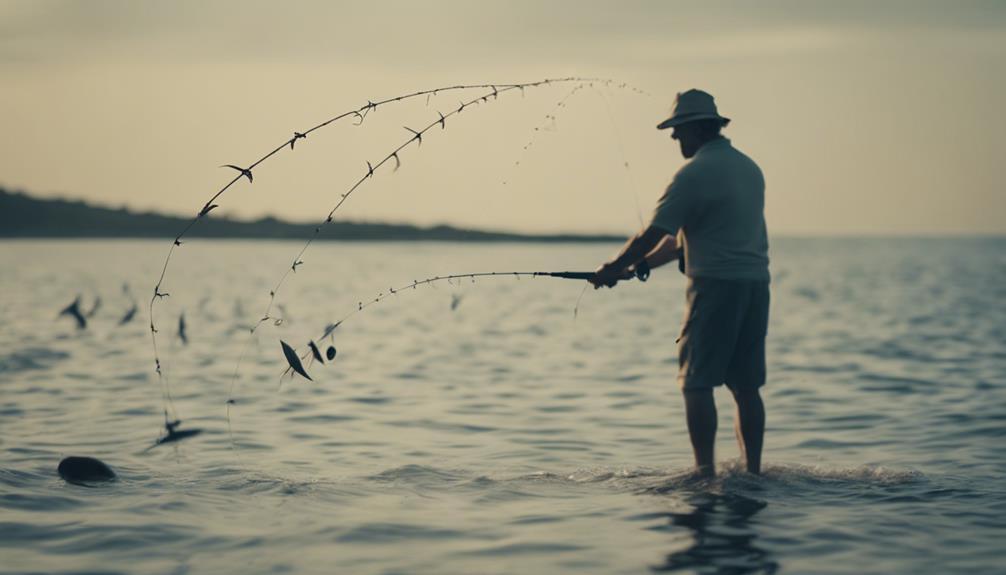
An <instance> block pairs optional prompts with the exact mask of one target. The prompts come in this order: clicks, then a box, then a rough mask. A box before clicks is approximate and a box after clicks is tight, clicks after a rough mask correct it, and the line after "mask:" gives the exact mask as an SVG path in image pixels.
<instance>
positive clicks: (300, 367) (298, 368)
mask: <svg viewBox="0 0 1006 575" xmlns="http://www.w3.org/2000/svg"><path fill="white" fill-rule="evenodd" d="M279 344H280V345H281V346H283V355H284V356H286V362H287V363H289V364H290V369H292V370H294V371H295V372H297V373H299V374H300V375H302V376H303V377H304V378H305V379H307V380H308V381H314V380H313V379H311V376H310V375H308V374H307V372H306V371H304V364H302V363H301V362H300V358H299V357H297V352H295V351H294V350H293V348H292V347H290V344H288V343H287V342H285V341H283V340H280V342H279Z"/></svg>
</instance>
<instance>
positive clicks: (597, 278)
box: [587, 264, 632, 289]
mask: <svg viewBox="0 0 1006 575" xmlns="http://www.w3.org/2000/svg"><path fill="white" fill-rule="evenodd" d="M631 277H632V272H631V271H629V270H628V269H627V268H624V269H618V268H616V267H613V266H611V265H610V264H604V265H603V266H601V267H599V268H597V271H595V272H594V277H592V278H590V279H589V280H587V281H589V282H590V284H591V285H593V286H594V289H598V288H600V287H601V286H604V287H615V284H617V283H618V281H619V280H625V279H629V278H631Z"/></svg>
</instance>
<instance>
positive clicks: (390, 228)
mask: <svg viewBox="0 0 1006 575" xmlns="http://www.w3.org/2000/svg"><path fill="white" fill-rule="evenodd" d="M191 219H192V218H191V217H188V218H185V217H178V216H168V215H164V214H158V213H152V212H145V213H139V212H131V211H129V210H127V209H125V208H119V209H114V208H106V207H101V206H94V205H90V204H87V203H85V202H82V201H74V200H62V199H41V198H35V197H32V196H29V195H28V194H26V193H24V192H20V191H19V192H9V191H7V190H5V189H3V188H0V238H162V239H172V238H174V237H175V236H177V235H178V233H179V232H181V230H182V229H183V228H184V227H185V226H186V225H187V224H188V223H189V222H190V221H191ZM315 227H317V224H298V223H292V222H284V221H282V220H279V219H276V218H272V217H266V218H262V219H259V220H254V221H241V220H233V219H229V218H223V217H213V214H212V213H211V214H209V215H207V216H206V217H204V218H203V220H202V221H200V222H199V223H198V224H197V225H196V226H194V227H193V228H192V229H191V230H190V231H189V232H188V233H187V234H186V236H189V237H200V238H235V239H305V238H307V237H308V236H310V235H311V234H312V233H313V231H314V228H315ZM319 238H320V239H323V240H341V241H361V240H366V241H403V240H405V241H408V240H415V241H422V240H428V241H454V242H612V241H623V240H625V238H624V237H622V236H613V235H603V234H597V235H583V234H541V235H535V234H517V233H509V232H501V231H485V230H469V229H464V228H455V227H452V226H444V225H441V226H432V227H419V226H412V225H407V224H386V223H371V222H350V221H338V220H337V221H333V222H332V223H330V224H328V225H326V226H325V227H324V228H323V229H322V232H321V234H320V235H319Z"/></svg>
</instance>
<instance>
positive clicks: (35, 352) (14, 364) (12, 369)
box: [0, 347, 70, 373]
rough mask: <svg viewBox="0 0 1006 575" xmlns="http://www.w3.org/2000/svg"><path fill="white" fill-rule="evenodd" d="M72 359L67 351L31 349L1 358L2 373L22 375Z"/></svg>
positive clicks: (42, 348) (0, 370) (41, 348)
mask: <svg viewBox="0 0 1006 575" xmlns="http://www.w3.org/2000/svg"><path fill="white" fill-rule="evenodd" d="M69 358H70V354H69V353H67V352H65V351H58V350H55V349H49V348H46V347H30V348H28V349H23V350H20V351H15V352H12V353H10V354H7V355H6V356H0V373H20V372H23V371H32V370H40V369H49V368H51V367H52V366H53V365H55V364H56V363H59V362H60V361H63V360H66V359H69Z"/></svg>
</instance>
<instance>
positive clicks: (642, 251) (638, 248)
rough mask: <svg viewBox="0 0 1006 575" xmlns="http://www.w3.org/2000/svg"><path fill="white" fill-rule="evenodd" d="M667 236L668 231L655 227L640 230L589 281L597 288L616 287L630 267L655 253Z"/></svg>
mask: <svg viewBox="0 0 1006 575" xmlns="http://www.w3.org/2000/svg"><path fill="white" fill-rule="evenodd" d="M665 236H667V232H666V231H664V230H662V229H660V228H656V227H653V226H650V227H648V228H644V229H642V230H640V231H639V233H638V234H636V235H635V236H633V237H631V238H629V241H627V242H625V245H624V246H622V249H621V251H620V252H619V253H618V255H617V256H615V258H614V259H613V260H611V261H609V262H608V263H606V264H604V265H602V266H601V267H599V268H597V271H596V272H594V277H592V278H590V280H588V281H590V283H591V284H593V285H594V287H595V288H599V287H601V286H607V287H614V285H615V284H616V283H618V280H620V279H623V278H625V277H626V273H627V270H628V268H629V266H631V265H635V264H637V263H639V261H640V260H642V259H643V258H644V257H646V255H647V254H649V253H651V252H653V251H654V248H656V247H657V244H658V243H660V241H661V240H662V239H663V238H664V237H665ZM668 261H670V260H668ZM663 263H666V262H663Z"/></svg>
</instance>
